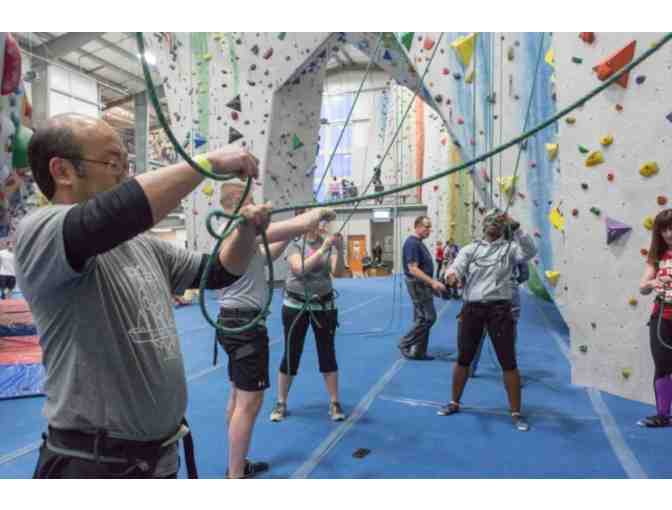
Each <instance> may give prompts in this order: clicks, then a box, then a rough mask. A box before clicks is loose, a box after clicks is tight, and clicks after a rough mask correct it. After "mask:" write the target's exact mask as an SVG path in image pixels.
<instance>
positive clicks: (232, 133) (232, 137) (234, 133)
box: [229, 127, 243, 143]
mask: <svg viewBox="0 0 672 510" xmlns="http://www.w3.org/2000/svg"><path fill="white" fill-rule="evenodd" d="M241 138H243V135H242V134H241V133H240V131H238V130H237V129H236V128H234V127H229V143H233V142H235V141H237V140H240V139H241Z"/></svg>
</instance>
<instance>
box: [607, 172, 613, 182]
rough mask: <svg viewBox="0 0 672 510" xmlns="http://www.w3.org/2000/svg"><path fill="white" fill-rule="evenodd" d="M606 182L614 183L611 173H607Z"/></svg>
mask: <svg viewBox="0 0 672 510" xmlns="http://www.w3.org/2000/svg"><path fill="white" fill-rule="evenodd" d="M607 180H608V181H609V182H613V181H614V174H613V173H612V172H609V173H608V174H607Z"/></svg>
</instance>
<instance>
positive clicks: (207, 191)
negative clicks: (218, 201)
mask: <svg viewBox="0 0 672 510" xmlns="http://www.w3.org/2000/svg"><path fill="white" fill-rule="evenodd" d="M201 191H202V192H203V194H204V195H205V196H206V197H208V198H209V197H211V196H212V195H213V194H214V193H215V188H214V187H213V186H212V183H211V182H210V181H208V182H206V183H205V186H203V188H202V189H201Z"/></svg>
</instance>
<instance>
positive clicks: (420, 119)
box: [415, 97, 425, 202]
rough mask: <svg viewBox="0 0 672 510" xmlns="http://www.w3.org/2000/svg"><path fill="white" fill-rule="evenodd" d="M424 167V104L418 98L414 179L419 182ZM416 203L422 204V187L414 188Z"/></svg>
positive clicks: (416, 102)
mask: <svg viewBox="0 0 672 510" xmlns="http://www.w3.org/2000/svg"><path fill="white" fill-rule="evenodd" d="M424 165H425V103H424V102H423V101H422V99H420V98H419V97H416V98H415V179H416V180H420V179H422V177H423V175H424V173H425V172H424ZM415 193H416V196H417V197H418V202H422V186H418V187H417V188H415Z"/></svg>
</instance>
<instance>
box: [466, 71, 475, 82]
mask: <svg viewBox="0 0 672 510" xmlns="http://www.w3.org/2000/svg"><path fill="white" fill-rule="evenodd" d="M475 74H476V71H475V70H474V69H472V70H471V71H469V73H468V74H467V76H465V78H464V83H473V81H474V75H475Z"/></svg>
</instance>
